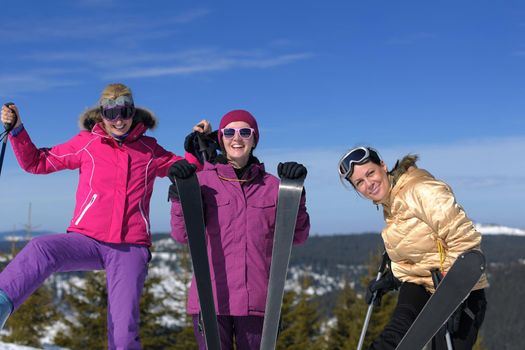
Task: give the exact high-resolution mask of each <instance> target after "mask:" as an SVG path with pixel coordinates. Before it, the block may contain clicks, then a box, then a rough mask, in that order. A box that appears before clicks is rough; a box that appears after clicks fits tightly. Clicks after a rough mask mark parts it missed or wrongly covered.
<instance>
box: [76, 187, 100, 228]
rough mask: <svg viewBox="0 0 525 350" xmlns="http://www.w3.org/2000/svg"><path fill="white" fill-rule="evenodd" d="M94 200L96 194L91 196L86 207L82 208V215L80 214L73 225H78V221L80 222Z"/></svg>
mask: <svg viewBox="0 0 525 350" xmlns="http://www.w3.org/2000/svg"><path fill="white" fill-rule="evenodd" d="M95 199H97V194H96V193H95V194H94V195H93V197H91V200H90V201H89V203H88V204H87V205H86V207H85V208H84V210H82V213H80V216H79V217H78V219H77V221H75V225H78V223H79V222H80V220H82V218H83V217H84V215H85V214H86V212H87V211H88V209H89V208H90V207H91V206H92V205H93V202H94V201H95Z"/></svg>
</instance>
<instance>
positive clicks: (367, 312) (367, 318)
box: [357, 251, 388, 350]
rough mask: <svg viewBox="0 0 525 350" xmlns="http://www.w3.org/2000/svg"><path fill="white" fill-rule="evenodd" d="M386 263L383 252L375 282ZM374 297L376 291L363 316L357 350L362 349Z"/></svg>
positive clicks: (381, 273)
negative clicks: (363, 320)
mask: <svg viewBox="0 0 525 350" xmlns="http://www.w3.org/2000/svg"><path fill="white" fill-rule="evenodd" d="M387 261H388V254H387V253H386V251H384V252H383V257H382V260H381V264H380V265H379V269H378V270H377V277H376V281H379V279H380V278H381V276H382V275H383V273H384V271H385V268H386V264H387ZM376 297H377V291H375V292H374V294H373V295H372V300H371V301H370V305H368V310H367V311H366V316H365V322H364V323H363V329H362V330H361V336H360V337H359V343H358V344H357V350H361V348H362V347H363V343H364V341H365V335H366V331H367V330H368V323H369V322H370V317H372V309H373V308H374V301H375V299H376Z"/></svg>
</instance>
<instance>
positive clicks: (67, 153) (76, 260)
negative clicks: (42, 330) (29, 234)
mask: <svg viewBox="0 0 525 350" xmlns="http://www.w3.org/2000/svg"><path fill="white" fill-rule="evenodd" d="M2 122H3V123H4V124H6V123H8V124H13V123H14V128H13V129H12V130H11V132H10V135H9V139H10V140H11V144H12V146H13V149H14V152H15V155H16V158H17V160H18V162H19V163H20V166H21V167H22V168H23V169H24V170H26V171H27V172H30V173H34V174H48V173H52V172H55V171H59V170H64V169H71V170H73V169H78V170H79V182H78V188H77V193H76V206H75V210H74V213H73V218H72V219H71V221H70V223H69V227H68V228H67V232H68V233H67V234H55V235H48V236H42V237H36V238H33V239H32V240H31V241H30V242H29V243H28V244H27V245H26V246H25V247H24V249H22V251H21V252H20V253H19V254H18V255H17V256H16V257H15V258H14V259H13V260H12V261H11V262H10V264H9V265H8V266H7V267H6V268H5V269H4V270H3V271H2V273H0V328H1V327H2V326H3V324H4V322H5V321H6V319H7V317H8V316H9V315H10V314H11V312H13V311H14V310H16V309H17V308H18V307H19V306H20V305H21V304H22V303H23V302H24V300H25V299H27V298H28V297H29V296H30V295H31V294H32V293H33V292H34V291H35V290H36V289H37V288H38V287H39V286H40V285H41V284H42V283H43V282H44V280H45V279H46V278H47V277H48V276H50V275H51V274H52V273H54V272H65V271H91V270H106V274H107V289H108V315H107V320H108V348H109V349H140V348H141V345H140V340H139V301H140V296H141V293H142V288H143V285H144V280H145V278H146V274H147V270H148V262H149V260H150V258H151V255H150V252H149V246H150V245H151V233H150V225H149V202H150V198H151V194H152V191H153V182H154V181H155V178H156V177H164V176H166V175H167V174H168V170H169V169H170V166H171V165H172V164H174V163H175V162H177V164H178V167H179V168H182V169H187V170H188V172H191V171H192V170H194V169H195V168H194V166H193V165H190V164H189V163H188V162H187V161H186V160H184V159H183V158H181V157H179V156H176V155H175V154H173V153H171V152H168V151H166V150H165V149H164V148H162V147H161V146H160V145H158V144H157V141H156V140H155V139H154V138H152V137H149V136H145V135H144V133H145V132H146V130H147V129H151V128H153V127H154V126H155V124H156V120H155V118H154V116H153V114H152V113H151V112H149V111H147V110H145V109H141V108H136V107H135V106H134V103H133V98H132V94H131V91H130V90H129V89H128V88H127V87H126V86H125V85H122V84H111V85H108V86H107V87H106V88H105V89H104V90H103V92H102V96H101V99H100V102H99V106H97V107H96V108H92V109H90V110H88V111H87V112H86V113H84V114H83V116H82V117H81V126H82V127H83V128H84V129H85V130H82V131H81V132H80V133H79V134H78V135H76V136H75V137H73V138H72V139H71V140H69V141H67V142H65V143H63V144H60V145H57V146H54V147H52V148H40V149H37V148H36V147H35V145H34V144H33V143H32V142H31V139H30V138H29V134H28V133H27V131H26V129H25V128H24V126H23V124H22V121H21V120H20V116H19V113H18V111H17V109H16V106H14V105H12V106H9V107H6V106H4V107H2ZM197 163H198V162H197Z"/></svg>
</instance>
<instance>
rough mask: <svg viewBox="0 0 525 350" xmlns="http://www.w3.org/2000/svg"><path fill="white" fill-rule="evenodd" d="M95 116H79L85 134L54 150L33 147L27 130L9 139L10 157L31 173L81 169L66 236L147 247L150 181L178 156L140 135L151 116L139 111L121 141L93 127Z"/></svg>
mask: <svg viewBox="0 0 525 350" xmlns="http://www.w3.org/2000/svg"><path fill="white" fill-rule="evenodd" d="M139 112H140V113H139ZM97 113H98V111H97V110H96V109H91V110H88V111H87V112H86V113H85V114H84V115H83V116H82V117H81V125H82V126H83V128H85V129H86V130H83V131H81V132H80V133H79V134H78V135H76V136H75V137H73V138H72V139H70V140H69V141H67V142H65V143H63V144H60V145H57V146H54V147H52V148H40V149H37V148H36V146H35V145H34V144H33V143H32V142H31V139H30V137H29V134H28V133H27V131H26V130H25V129H24V130H22V131H21V132H20V133H19V134H17V135H16V136H12V135H10V140H11V144H12V146H13V149H14V153H15V155H16V158H17V160H18V162H19V163H20V166H21V167H22V168H23V169H24V170H25V171H27V172H29V173H33V174H48V173H52V172H55V171H59V170H64V169H71V170H73V169H78V170H79V181H78V188H77V193H76V205H75V211H74V213H73V218H72V219H71V222H70V224H69V227H68V228H67V232H78V233H81V234H84V235H86V236H89V237H92V238H94V239H96V240H98V241H102V242H108V243H134V244H143V245H148V246H149V245H151V233H150V223H149V203H150V198H151V194H152V191H153V182H154V181H155V177H157V176H158V177H164V176H166V175H167V173H168V169H169V167H170V166H171V164H173V163H174V162H175V161H177V160H180V159H182V158H181V157H179V156H176V155H175V154H173V153H171V152H168V151H166V150H165V149H164V148H162V147H161V146H160V145H159V144H157V141H156V140H155V139H154V138H152V137H148V136H145V135H144V133H145V131H146V130H147V129H148V128H153V127H154V126H155V124H156V120H155V118H154V116H153V115H152V114H151V113H150V112H148V111H146V110H143V109H137V115H138V116H139V121H138V122H136V125H135V126H134V127H132V129H131V131H130V132H129V134H128V136H127V137H126V138H125V139H124V141H123V142H121V143H119V142H117V141H116V140H115V139H114V138H113V137H111V136H109V135H108V134H107V133H106V131H105V129H104V128H103V125H102V123H96V120H97V117H96V114H97ZM136 119H137V117H136ZM189 158H190V157H189ZM188 160H189V161H192V162H195V164H198V161H196V160H195V159H188Z"/></svg>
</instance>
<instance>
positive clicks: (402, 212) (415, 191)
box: [378, 155, 488, 293]
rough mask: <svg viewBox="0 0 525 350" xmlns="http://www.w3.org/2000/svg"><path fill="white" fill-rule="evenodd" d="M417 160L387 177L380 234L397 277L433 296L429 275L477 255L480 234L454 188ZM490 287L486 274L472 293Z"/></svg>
mask: <svg viewBox="0 0 525 350" xmlns="http://www.w3.org/2000/svg"><path fill="white" fill-rule="evenodd" d="M416 161H417V156H414V155H408V156H406V157H404V158H403V159H402V160H401V161H400V162H398V163H397V164H396V166H395V167H394V169H393V171H392V172H390V174H389V179H390V183H391V190H390V193H389V195H387V196H386V198H384V199H383V200H381V202H380V203H378V204H382V206H383V214H384V217H385V223H386V226H385V228H384V229H383V231H382V233H381V235H382V237H383V241H384V243H385V249H386V251H387V253H388V255H389V257H390V259H391V260H392V272H393V273H394V276H396V277H397V278H398V279H399V280H401V281H402V282H412V283H416V284H419V285H423V286H425V288H426V289H427V290H428V291H429V292H431V293H433V292H434V286H433V283H432V277H431V273H430V270H431V269H434V268H441V269H442V271H444V272H445V273H446V272H447V271H448V270H449V268H450V267H451V265H452V264H453V263H454V261H455V260H456V258H457V257H458V255H460V254H461V253H463V252H464V251H467V250H470V249H478V250H479V249H480V243H481V234H480V233H479V232H478V231H476V230H475V229H474V225H473V223H472V221H471V220H470V219H469V218H468V217H467V215H466V214H465V211H464V210H463V208H462V207H461V206H460V205H459V204H458V203H457V202H456V199H455V197H454V194H453V192H452V189H451V188H450V187H449V186H448V185H447V184H446V183H444V182H443V181H439V180H437V179H435V178H434V177H433V176H432V175H431V174H430V173H429V172H427V171H426V170H423V169H418V168H417V166H416ZM440 246H441V247H440ZM440 250H441V254H440ZM486 287H488V282H487V278H486V276H485V274H484V275H483V276H482V277H481V278H480V280H479V281H478V283H477V284H476V286H475V287H474V289H481V288H486Z"/></svg>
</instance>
